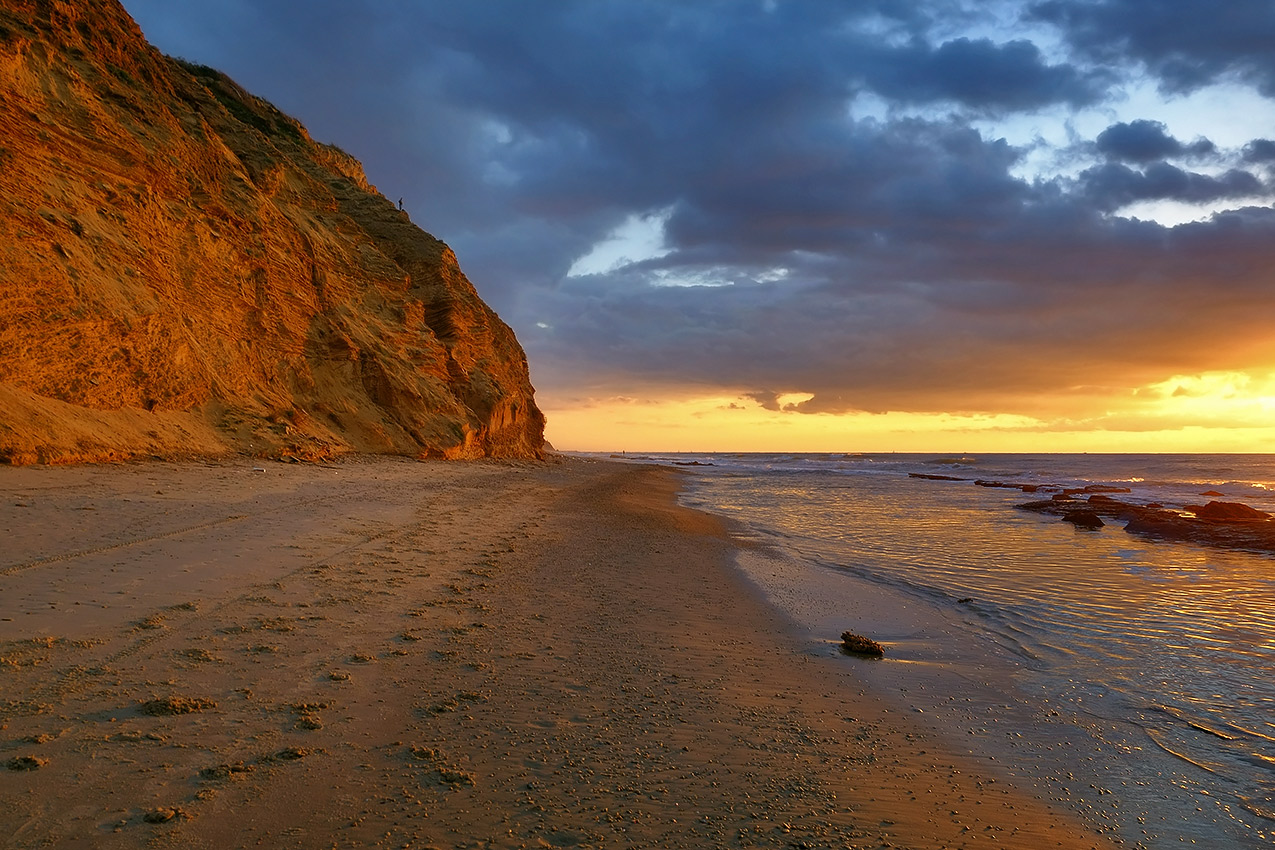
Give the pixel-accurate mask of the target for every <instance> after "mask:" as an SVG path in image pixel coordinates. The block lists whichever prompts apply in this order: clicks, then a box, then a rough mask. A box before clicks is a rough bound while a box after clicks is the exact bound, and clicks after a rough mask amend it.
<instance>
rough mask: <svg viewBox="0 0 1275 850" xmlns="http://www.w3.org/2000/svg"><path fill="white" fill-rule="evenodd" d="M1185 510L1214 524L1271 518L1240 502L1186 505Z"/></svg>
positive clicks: (1262, 520) (1258, 520)
mask: <svg viewBox="0 0 1275 850" xmlns="http://www.w3.org/2000/svg"><path fill="white" fill-rule="evenodd" d="M1186 509H1187V510H1188V511H1191V512H1192V513H1194V514H1195V515H1196V516H1197V517H1199V518H1200V519H1207V520H1212V521H1214V522H1264V521H1265V520H1268V519H1270V518H1271V515H1270V514H1268V513H1266V511H1259V510H1258V509H1257V508H1254V507H1250V506H1249V505H1245V504H1242V503H1240V502H1209V503H1208V504H1207V505H1187V506H1186Z"/></svg>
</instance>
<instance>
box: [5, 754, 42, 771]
mask: <svg viewBox="0 0 1275 850" xmlns="http://www.w3.org/2000/svg"><path fill="white" fill-rule="evenodd" d="M48 763H49V760H48V759H42V758H40V757H39V756H14V757H13V758H11V759H9V760H8V761H7V762H5V763H4V766H5V767H7V768H9V770H39V769H40V768H42V767H44V766H45V765H46V764H48Z"/></svg>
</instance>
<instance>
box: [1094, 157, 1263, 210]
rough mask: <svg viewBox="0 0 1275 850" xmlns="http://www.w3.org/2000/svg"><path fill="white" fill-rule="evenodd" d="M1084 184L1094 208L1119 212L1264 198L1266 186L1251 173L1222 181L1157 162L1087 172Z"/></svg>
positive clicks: (1240, 172) (1237, 172) (1109, 165)
mask: <svg viewBox="0 0 1275 850" xmlns="http://www.w3.org/2000/svg"><path fill="white" fill-rule="evenodd" d="M1080 183H1081V184H1082V185H1083V187H1084V191H1085V193H1086V194H1087V195H1088V196H1089V197H1090V198H1091V199H1092V201H1093V203H1094V206H1095V207H1096V208H1097V209H1101V210H1116V209H1119V208H1121V207H1124V206H1128V205H1129V204H1133V203H1136V202H1138V201H1180V202H1182V203H1187V204H1205V203H1209V202H1211V201H1217V200H1223V199H1227V198H1251V197H1255V196H1258V195H1261V194H1262V193H1263V192H1264V191H1265V188H1266V187H1265V186H1264V184H1263V183H1262V181H1261V180H1259V179H1258V178H1257V177H1255V176H1254V175H1253V174H1251V173H1250V172H1248V171H1243V170H1240V169H1235V168H1233V169H1231V170H1229V171H1227V172H1226V173H1224V174H1222V175H1221V176H1219V177H1212V176H1209V175H1206V174H1197V173H1194V172H1189V171H1184V170H1182V169H1181V168H1178V167H1177V166H1174V165H1170V164H1168V163H1166V162H1155V163H1151V164H1150V165H1148V166H1147V167H1146V168H1144V169H1143V170H1142V171H1137V170H1135V169H1132V168H1129V167H1128V166H1126V165H1120V164H1117V163H1106V164H1105V165H1100V166H1096V167H1094V168H1090V169H1087V170H1085V171H1084V172H1083V173H1082V174H1081V175H1080Z"/></svg>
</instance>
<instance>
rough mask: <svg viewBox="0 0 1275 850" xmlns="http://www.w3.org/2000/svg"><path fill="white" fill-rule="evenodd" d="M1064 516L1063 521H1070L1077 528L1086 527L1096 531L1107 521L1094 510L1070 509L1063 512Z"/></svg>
mask: <svg viewBox="0 0 1275 850" xmlns="http://www.w3.org/2000/svg"><path fill="white" fill-rule="evenodd" d="M1062 518H1063V522H1069V523H1071V524H1072V525H1074V526H1076V528H1084V529H1089V530H1093V531H1096V530H1097V529H1099V528H1102V527H1103V526H1104V525H1106V523H1105V522H1103V521H1102V517H1100V516H1098V515H1097V514H1096V513H1094V512H1093V511H1068V512H1067V513H1065V514H1063V517H1062Z"/></svg>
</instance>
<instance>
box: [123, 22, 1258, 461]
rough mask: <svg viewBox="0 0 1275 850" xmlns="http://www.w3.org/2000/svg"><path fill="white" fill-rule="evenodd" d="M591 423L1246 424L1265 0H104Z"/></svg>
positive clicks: (1134, 430) (1043, 440)
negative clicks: (332, 151) (262, 111)
mask: <svg viewBox="0 0 1275 850" xmlns="http://www.w3.org/2000/svg"><path fill="white" fill-rule="evenodd" d="M124 5H125V7H126V8H127V9H128V11H129V12H130V13H131V14H132V15H133V16H134V18H135V19H136V20H137V22H138V23H139V25H140V26H141V27H142V29H143V31H144V32H145V33H146V35H147V37H148V38H149V39H150V40H151V42H152V43H154V44H155V45H156V46H157V47H159V48H160V49H161V50H163V51H164V52H166V53H168V54H170V55H174V56H180V57H183V58H186V59H189V60H192V61H196V62H199V63H202V64H207V65H212V66H214V67H216V68H219V69H220V70H223V71H225V72H226V73H228V74H230V75H231V76H232V77H234V78H235V79H236V80H237V81H238V82H239V83H241V84H242V85H244V86H245V87H246V88H247V89H248V90H250V91H252V92H253V93H254V94H258V95H260V96H262V97H265V98H266V99H268V100H270V101H271V102H273V103H274V104H275V105H276V106H278V107H279V108H281V109H283V110H284V111H285V112H287V113H289V114H291V115H293V116H295V117H297V118H298V119H300V120H301V121H302V122H303V123H304V124H305V125H306V126H307V128H308V129H309V130H310V133H311V135H312V136H313V137H314V138H316V139H319V140H321V141H325V142H330V143H335V144H337V145H339V146H341V147H342V148H344V149H345V150H346V151H348V152H350V153H351V154H353V155H354V156H356V157H357V158H359V159H360V160H362V162H363V163H364V166H365V168H366V170H367V173H368V177H369V179H370V180H371V182H373V183H374V184H376V185H377V187H378V188H379V189H380V191H381V192H382V193H384V194H385V195H386V196H388V197H390V198H392V199H395V200H397V199H398V198H400V197H402V198H403V199H404V204H405V206H406V208H407V210H408V211H409V212H410V214H411V216H412V219H413V221H415V222H416V223H417V224H418V225H420V226H421V227H422V228H424V229H425V230H427V231H429V232H431V233H433V234H434V235H435V236H437V237H438V238H440V239H442V240H444V241H445V242H447V243H448V244H449V245H451V247H452V248H453V249H454V250H455V251H456V254H457V256H458V257H459V259H460V262H461V266H462V268H463V269H464V271H465V272H466V274H467V276H468V277H469V278H470V279H471V280H472V281H473V282H474V284H475V286H477V288H478V290H479V293H480V294H481V295H482V296H483V298H484V299H485V300H486V301H487V302H488V303H489V304H490V305H491V306H492V307H493V308H494V309H495V310H496V311H497V312H498V313H499V314H500V316H501V317H502V318H503V319H504V320H505V321H506V322H508V323H509V324H510V325H511V326H512V327H513V329H514V331H515V332H516V333H517V336H518V339H519V340H520V341H521V343H522V344H523V347H524V348H525V349H526V351H527V356H528V360H529V362H530V365H531V377H532V382H533V383H534V385H535V386H536V389H537V400H538V403H539V404H540V406H541V408H542V409H543V410H544V411H545V413H546V414H547V416H548V420H549V424H548V429H547V433H546V436H547V437H548V438H549V440H550V441H552V443H553V444H554V445H555V446H556V447H557V448H559V449H576V450H593V451H692V452H700V451H829V452H834V451H961V452H964V451H983V452H988V451H1094V452H1098V451H1275V332H1273V331H1275V262H1272V260H1273V259H1275V209H1272V200H1273V198H1275V4H1273V3H1271V2H1270V0H1227V2H1225V3H1217V2H1214V0H1020V2H997V0H977V2H973V1H971V2H967V1H966V0H913V2H904V0H855V2H832V0H694V2H692V0H685V2H675V0H543V2H524V0H482V2H452V1H451V0H201V2H199V3H173V2H171V0H124Z"/></svg>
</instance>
